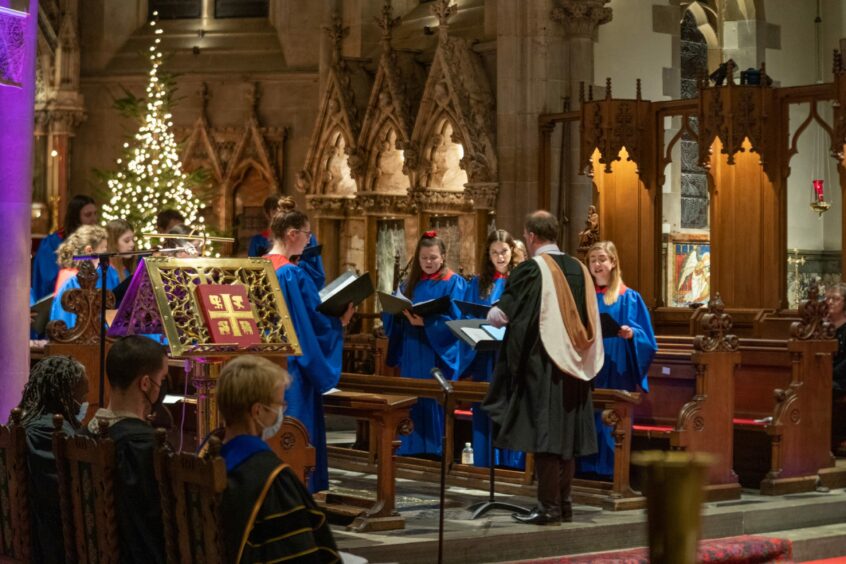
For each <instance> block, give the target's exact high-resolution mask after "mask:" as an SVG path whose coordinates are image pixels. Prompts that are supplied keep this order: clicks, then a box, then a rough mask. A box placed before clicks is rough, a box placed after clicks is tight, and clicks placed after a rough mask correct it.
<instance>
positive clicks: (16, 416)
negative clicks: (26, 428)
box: [9, 407, 23, 425]
mask: <svg viewBox="0 0 846 564" xmlns="http://www.w3.org/2000/svg"><path fill="white" fill-rule="evenodd" d="M22 419H23V409H21V408H20V407H16V408H14V409H13V410H12V414H11V416H10V417H9V423H10V424H12V425H20V424H21V420H22Z"/></svg>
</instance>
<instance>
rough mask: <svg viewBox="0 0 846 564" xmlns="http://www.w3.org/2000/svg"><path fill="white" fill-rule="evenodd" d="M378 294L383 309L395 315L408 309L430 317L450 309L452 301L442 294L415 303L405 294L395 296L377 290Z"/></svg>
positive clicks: (421, 315)
mask: <svg viewBox="0 0 846 564" xmlns="http://www.w3.org/2000/svg"><path fill="white" fill-rule="evenodd" d="M376 294H377V295H378V296H379V303H380V304H381V305H382V311H384V312H385V313H390V314H393V315H399V314H401V313H402V312H403V311H404V310H406V309H407V310H410V311H411V313H413V314H415V315H419V316H420V317H428V316H430V315H437V314H439V313H446V312H447V311H449V306H450V304H451V303H452V300H450V299H449V296H441V297H440V298H435V299H433V300H426V301H425V302H418V303H416V304H414V303H412V302H411V300H409V299H408V298H406V297H405V296H403V295H397V296H394V295H392V294H388V293H386V292H376Z"/></svg>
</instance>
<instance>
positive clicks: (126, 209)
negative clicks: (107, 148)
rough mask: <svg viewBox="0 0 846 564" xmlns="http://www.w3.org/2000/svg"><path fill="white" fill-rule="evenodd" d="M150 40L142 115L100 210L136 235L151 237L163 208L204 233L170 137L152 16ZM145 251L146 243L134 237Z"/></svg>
mask: <svg viewBox="0 0 846 564" xmlns="http://www.w3.org/2000/svg"><path fill="white" fill-rule="evenodd" d="M153 15H154V16H156V15H157V14H156V13H154V14H153ZM150 26H151V27H153V28H154V29H155V31H154V33H155V41H154V44H153V45H151V46H150V63H151V65H152V68H151V69H150V74H149V81H148V84H147V96H146V100H145V102H144V103H145V105H146V114H145V115H144V116H143V118H142V122H141V126H140V127H139V129H138V131H137V132H136V133H135V137H134V140H135V142H134V143H133V144H131V145H130V143H128V142H127V143H124V144H123V149H124V155H123V156H122V157H121V158H118V159H117V161H116V163H117V165H118V170H117V171H116V172H114V173H112V174H109V175H107V178H106V183H107V185H108V190H109V193H110V201H109V203H108V204H105V205H104V206H103V217H104V219H105V220H106V221H110V220H112V219H125V220H126V221H128V222H129V223H130V224H132V225H133V226H134V227H135V231H136V233H155V231H156V215H157V214H158V213H159V212H160V211H162V210H164V209H168V208H170V209H175V210H178V211H179V212H180V213H181V214H182V216H183V217H184V218H185V223H186V225H190V226H192V227H195V228H197V229H198V231H205V225H203V224H204V218H203V217H202V215H200V209H201V207H202V204H201V203H200V200H199V198H198V197H197V196H196V195H195V194H194V193H193V191H192V190H191V188H190V184H191V182H190V181H189V176H188V175H187V174H185V172H184V171H183V170H182V163H181V161H180V159H179V154H178V152H177V146H176V140H175V139H174V136H173V131H172V128H173V121H172V119H173V118H172V116H171V114H170V112H169V108H168V96H169V88H168V81H166V80H162V79H161V77H160V75H159V68H160V67H161V65H162V52H161V50H160V45H161V41H162V39H161V35H162V33H163V30H162V29H161V28H160V27H157V21H156V18H155V17H154V19H153V21H151V22H150ZM136 241H137V243H138V244H139V245H140V246H142V247H146V246H148V245H149V243H148V242H147V240H145V239H143V238H137V239H136Z"/></svg>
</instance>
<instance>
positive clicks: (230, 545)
mask: <svg viewBox="0 0 846 564" xmlns="http://www.w3.org/2000/svg"><path fill="white" fill-rule="evenodd" d="M289 381H290V376H289V375H288V373H287V372H286V371H285V370H284V369H283V368H282V367H280V366H279V365H277V364H274V363H273V362H271V361H270V360H268V359H266V358H261V357H257V356H252V355H244V356H241V357H238V358H236V359H234V360H232V361H230V362H229V363H227V365H226V366H225V367H224V368H223V370H222V371H221V374H220V379H219V380H218V386H217V401H218V408H219V409H220V413H221V415H222V416H223V419H224V421H225V423H226V435H225V438H224V444H223V448H222V449H221V454H222V455H223V458H224V460H225V461H226V474H227V487H226V490H225V491H224V492H223V500H222V508H221V510H222V511H221V512H222V514H223V519H224V534H225V544H226V550H227V562H233V563H237V564H247V563H251V562H305V563H310V562H313V563H324V562H340V559H341V557H340V555H339V553H338V549H337V547H336V545H335V539H334V537H333V536H332V531H331V530H330V528H329V523H328V521H327V520H326V515H325V514H324V513H323V512H322V511H321V510H320V509H319V508H318V507H317V505H316V504H315V502H314V499H312V497H311V494H309V493H308V490H307V489H306V488H305V486H304V485H303V483H302V482H301V481H300V479H299V478H298V477H297V475H296V474H295V473H294V472H293V471H292V470H291V467H290V466H288V465H287V464H285V463H283V462H282V461H281V460H279V458H278V457H277V456H276V454H274V453H273V451H272V450H270V447H269V446H268V444H267V443H266V442H265V441H264V439H266V438H269V437H273V436H274V435H276V433H277V431H278V430H279V428H280V426H281V425H282V421H283V417H284V410H285V388H286V387H287V385H288V383H289Z"/></svg>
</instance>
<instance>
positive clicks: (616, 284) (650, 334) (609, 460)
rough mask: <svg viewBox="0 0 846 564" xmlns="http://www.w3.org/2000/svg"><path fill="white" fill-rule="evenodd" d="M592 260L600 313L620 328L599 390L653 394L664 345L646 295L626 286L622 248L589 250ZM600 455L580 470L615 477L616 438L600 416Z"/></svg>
mask: <svg viewBox="0 0 846 564" xmlns="http://www.w3.org/2000/svg"><path fill="white" fill-rule="evenodd" d="M586 260H587V263H588V268H589V270H590V273H591V275H592V276H593V282H594V285H595V286H596V293H597V302H598V303H599V313H600V314H603V313H607V314H609V315H610V316H611V317H612V318H614V321H616V322H617V323H618V324H619V325H620V331H619V332H618V333H617V335H615V336H611V337H608V336H605V335H603V339H602V341H603V345H604V346H605V364H604V365H603V366H602V370H601V371H600V372H599V374H597V375H596V378H595V379H594V385H595V386H596V387H597V388H609V389H613V390H626V391H629V392H636V391H638V390H642V391H644V392H648V391H649V385H648V383H647V380H646V377H647V373H648V372H649V365H650V364H652V359H653V357H654V356H655V352H656V351H657V350H658V344H657V343H656V341H655V333H654V331H653V329H652V321H651V319H650V318H649V311H648V310H647V309H646V304H645V303H644V302H643V298H641V297H640V294H638V293H637V292H635V291H634V290H632V289H631V288H628V287H626V285H625V284H623V275H622V272H621V271H620V259H619V257H618V255H617V247H615V246H614V243H612V242H611V241H599V242H598V243H595V244H594V245H593V246H592V247H591V248H590V249H588V252H587V256H586ZM596 430H597V433H598V435H599V440H598V446H599V452H598V453H597V454H595V455H592V456H587V457H584V458H581V459H579V471H580V472H583V473H593V474H599V475H601V476H612V475H613V474H614V438H613V437H612V436H611V429H610V428H609V427H608V426H607V425H605V424H603V423H602V421H601V415H600V414H599V413H597V414H596Z"/></svg>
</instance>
